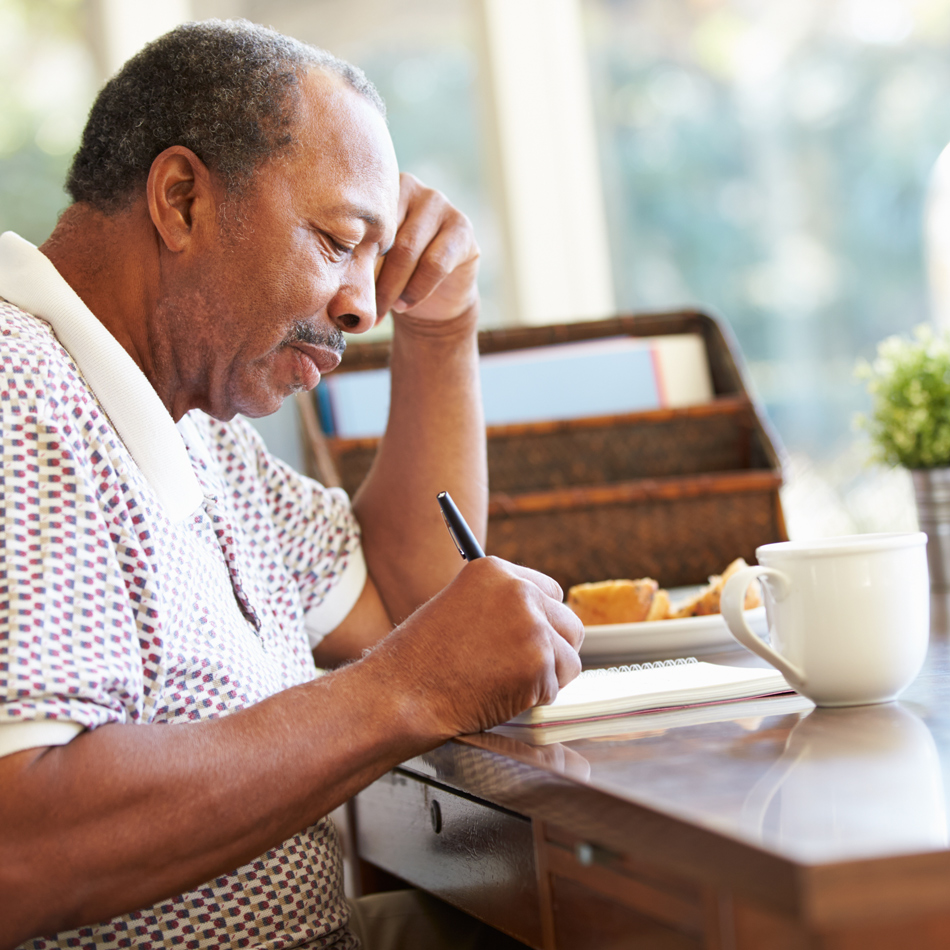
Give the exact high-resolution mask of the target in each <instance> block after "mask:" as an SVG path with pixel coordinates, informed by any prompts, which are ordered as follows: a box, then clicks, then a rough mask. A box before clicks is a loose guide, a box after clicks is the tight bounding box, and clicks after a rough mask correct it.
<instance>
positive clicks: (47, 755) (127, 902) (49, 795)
mask: <svg viewBox="0 0 950 950" xmlns="http://www.w3.org/2000/svg"><path fill="white" fill-rule="evenodd" d="M365 672H370V670H365V671H363V670H361V669H360V667H359V665H356V666H354V667H351V668H347V669H344V670H341V671H339V672H337V673H334V674H332V675H329V676H326V677H323V678H321V679H319V680H316V681H314V682H313V683H309V684H306V685H304V686H300V687H296V688H294V689H292V690H288V691H286V692H284V693H281V694H278V695H277V696H274V697H272V698H271V699H269V700H266V701H264V702H262V703H260V704H258V705H256V706H253V707H251V708H248V709H246V710H242V711H240V712H238V713H235V714H233V715H230V716H227V717H224V718H222V719H218V720H214V721H209V722H202V723H194V724H185V725H154V726H145V725H136V726H125V725H111V726H103V727H100V728H99V729H96V730H94V731H91V732H88V733H84V734H82V735H80V736H79V737H77V738H76V739H74V740H73V741H72V742H71V743H69V744H68V745H66V746H62V747H57V748H52V749H49V750H46V751H45V752H43V753H42V754H39V755H37V754H35V753H31V752H23V753H18V754H17V755H15V756H9V757H7V758H5V759H0V947H2V948H4V950H5V948H8V947H13V946H16V945H17V944H19V943H20V942H21V941H23V940H25V939H27V938H28V937H30V936H34V935H36V934H38V933H54V932H57V931H59V930H63V929H68V928H72V927H76V926H80V925H82V924H88V923H94V922H98V921H102V920H106V919H109V918H111V917H113V916H115V915H117V914H121V913H125V912H128V911H130V910H134V909H138V908H142V907H148V906H150V905H151V904H153V903H155V902H156V901H158V900H161V899H163V898H167V897H171V896H174V895H177V894H180V893H183V892H186V891H188V890H189V889H191V888H193V887H195V886H197V885H199V884H201V883H203V882H205V881H208V880H211V879H213V878H214V877H216V876H218V875H220V874H224V873H226V872H228V871H230V870H233V869H234V868H236V867H239V866H241V865H243V864H245V863H247V862H248V861H250V860H252V859H253V858H255V857H257V856H258V855H260V854H262V853H264V852H265V851H267V850H268V849H270V848H272V847H275V846H277V845H278V844H280V842H282V841H284V840H285V839H286V838H288V837H289V836H291V835H293V834H294V833H296V832H298V831H300V830H302V829H303V828H305V827H307V826H309V825H310V824H312V823H313V822H314V821H316V820H317V819H318V818H320V817H321V816H323V815H326V814H327V813H328V812H329V811H331V810H332V809H333V808H334V807H336V806H337V805H339V804H340V803H342V802H344V801H345V800H346V799H347V798H349V797H350V796H351V795H352V794H354V793H355V792H356V791H357V790H358V789H360V788H362V787H364V786H365V785H367V784H368V783H369V782H371V781H372V780H373V779H374V778H376V777H377V776H378V775H380V774H382V773H383V772H385V771H386V770H387V769H388V768H391V767H392V766H393V765H395V764H396V763H398V762H399V761H401V760H403V759H404V758H406V757H409V756H410V755H412V754H415V753H416V752H418V751H420V750H421V748H424V747H427V746H431V745H432V744H434V743H435V741H437V740H429V741H428V742H427V741H425V739H423V738H420V736H419V735H418V733H417V732H416V731H415V730H414V727H413V722H414V720H413V716H414V714H413V713H412V712H411V710H409V709H408V707H407V706H406V703H405V702H404V701H403V700H401V699H400V694H399V693H398V692H395V693H394V692H393V691H392V690H390V689H387V688H386V686H385V684H384V685H381V686H378V687H375V688H373V687H371V688H367V687H366V677H365V675H364V673H365ZM403 713H405V715H403ZM16 760H19V761H16ZM24 766H25V767H24Z"/></svg>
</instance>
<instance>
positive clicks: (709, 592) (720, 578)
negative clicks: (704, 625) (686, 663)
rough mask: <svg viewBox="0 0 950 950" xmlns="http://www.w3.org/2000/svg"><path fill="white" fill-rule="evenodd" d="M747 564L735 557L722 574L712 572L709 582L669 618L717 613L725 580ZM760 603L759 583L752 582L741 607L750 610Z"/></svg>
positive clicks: (742, 559)
mask: <svg viewBox="0 0 950 950" xmlns="http://www.w3.org/2000/svg"><path fill="white" fill-rule="evenodd" d="M748 566H749V565H748V564H746V562H745V559H744V558H741V557H737V558H736V559H735V560H734V561H733V562H732V563H731V564H730V565H729V566H728V567H727V568H726V569H725V570H724V571H723V572H722V574H714V575H713V576H712V577H710V578H709V584H708V585H707V586H706V587H704V588H703V589H702V590H701V591H700V592H699V593H698V594H696V595H694V596H693V597H690V599H689V600H687V601H686V603H685V604H681V605H680V607H679V609H678V610H676V611H674V612H673V613H672V614H671V615H670V616H671V618H673V619H678V618H680V617H706V616H708V615H709V614H718V613H719V600H720V598H721V597H722V589H723V588H724V587H725V586H726V581H727V580H729V578H730V577H732V575H733V574H735V573H736V572H737V571H740V570H742V568H744V567H748ZM761 605H762V598H761V597H760V596H759V585H758V584H756V583H752V584H750V585H749V589H748V590H747V591H746V592H745V602H744V604H743V607H744V609H745V610H751V609H752V608H753V607H760V606H761Z"/></svg>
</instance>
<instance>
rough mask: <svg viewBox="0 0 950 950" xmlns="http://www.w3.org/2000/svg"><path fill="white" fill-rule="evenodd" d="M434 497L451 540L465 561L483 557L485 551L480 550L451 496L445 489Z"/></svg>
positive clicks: (480, 547)
mask: <svg viewBox="0 0 950 950" xmlns="http://www.w3.org/2000/svg"><path fill="white" fill-rule="evenodd" d="M435 497H436V498H437V499H438V500H439V507H440V508H441V509H442V517H443V518H444V519H445V526H446V527H447V528H448V529H449V534H450V535H452V540H453V541H454V542H455V546H456V547H457V548H458V549H459V554H461V555H462V557H464V558H465V560H466V561H474V560H475V558H478V557H484V556H485V552H484V551H483V550H482V546H481V545H480V544H479V543H478V539H477V538H476V537H475V535H474V534H472V529H471V528H470V527H469V526H468V525H467V524H466V523H465V519H464V518H463V517H462V512H461V511H459V510H458V508H457V507H456V505H455V502H454V501H452V496H451V495H450V494H449V493H448V492H447V491H440V492H439V494H438V495H436V496H435Z"/></svg>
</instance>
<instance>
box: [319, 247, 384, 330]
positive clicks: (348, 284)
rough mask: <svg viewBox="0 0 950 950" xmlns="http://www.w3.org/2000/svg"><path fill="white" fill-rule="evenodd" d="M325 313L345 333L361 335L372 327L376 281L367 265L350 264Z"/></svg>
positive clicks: (371, 268) (369, 264)
mask: <svg viewBox="0 0 950 950" xmlns="http://www.w3.org/2000/svg"><path fill="white" fill-rule="evenodd" d="M327 313H328V315H329V317H330V319H331V320H332V321H333V322H334V323H335V324H336V325H337V326H338V327H339V328H340V329H341V330H345V331H346V332H347V333H365V332H366V331H367V330H370V329H372V328H373V327H374V326H375V325H376V280H375V276H374V274H373V265H372V262H371V261H360V262H356V261H354V262H353V265H352V267H351V268H349V269H348V270H347V271H346V274H345V276H344V278H343V281H342V282H341V284H340V288H339V290H338V291H337V292H336V294H335V295H334V297H333V299H332V300H331V301H330V305H329V307H328V308H327Z"/></svg>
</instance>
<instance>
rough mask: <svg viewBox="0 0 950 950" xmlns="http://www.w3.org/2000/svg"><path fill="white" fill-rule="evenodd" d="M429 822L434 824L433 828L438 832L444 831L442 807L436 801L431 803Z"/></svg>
mask: <svg viewBox="0 0 950 950" xmlns="http://www.w3.org/2000/svg"><path fill="white" fill-rule="evenodd" d="M429 822H430V824H431V825H432V830H433V831H434V832H435V833H436V834H441V832H442V809H441V808H440V807H439V803H438V802H436V801H433V802H430V803H429Z"/></svg>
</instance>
